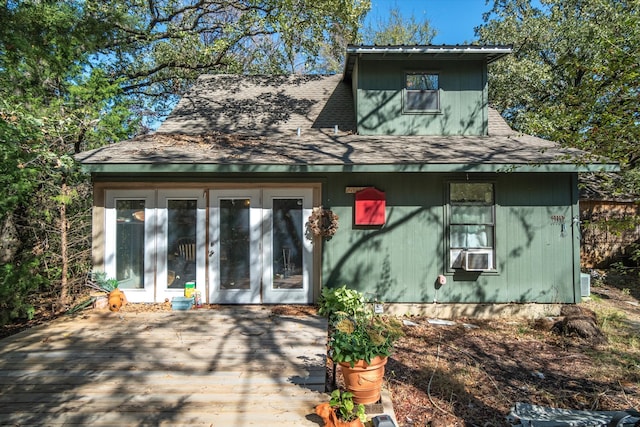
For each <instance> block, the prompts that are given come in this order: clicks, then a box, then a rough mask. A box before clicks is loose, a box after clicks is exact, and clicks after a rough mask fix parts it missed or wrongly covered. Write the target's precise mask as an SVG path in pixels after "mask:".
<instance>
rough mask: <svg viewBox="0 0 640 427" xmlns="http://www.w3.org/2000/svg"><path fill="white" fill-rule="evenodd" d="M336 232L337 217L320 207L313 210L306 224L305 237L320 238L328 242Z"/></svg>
mask: <svg viewBox="0 0 640 427" xmlns="http://www.w3.org/2000/svg"><path fill="white" fill-rule="evenodd" d="M336 231H338V215H336V214H334V213H333V211H331V210H330V209H324V208H323V207H322V206H320V207H316V208H313V210H312V211H311V215H309V221H308V222H307V237H308V238H310V239H311V238H312V237H313V236H321V237H324V238H325V239H327V240H329V239H330V238H331V236H333V235H334V234H336Z"/></svg>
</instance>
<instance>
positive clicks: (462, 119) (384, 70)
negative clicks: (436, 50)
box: [353, 58, 488, 135]
mask: <svg viewBox="0 0 640 427" xmlns="http://www.w3.org/2000/svg"><path fill="white" fill-rule="evenodd" d="M407 71H422V72H434V73H438V75H439V84H440V109H441V111H440V113H403V87H404V76H405V72H407ZM353 84H354V88H355V93H356V98H355V100H356V102H355V104H356V106H357V108H356V111H357V123H358V133H359V134H360V135H486V134H487V105H488V101H487V99H488V98H487V81H486V64H485V63H484V61H471V60H467V61H392V60H384V59H370V58H361V60H360V61H359V67H358V68H357V69H356V70H354V80H353Z"/></svg>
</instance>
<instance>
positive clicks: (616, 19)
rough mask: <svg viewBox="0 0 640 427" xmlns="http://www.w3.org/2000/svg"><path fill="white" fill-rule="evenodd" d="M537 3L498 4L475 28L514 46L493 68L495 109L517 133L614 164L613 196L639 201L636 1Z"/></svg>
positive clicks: (486, 39)
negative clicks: (617, 169) (617, 171)
mask: <svg viewBox="0 0 640 427" xmlns="http://www.w3.org/2000/svg"><path fill="white" fill-rule="evenodd" d="M536 3H538V2H536ZM539 3H540V6H539V7H536V6H533V5H532V4H531V2H530V1H528V0H496V1H495V3H494V6H493V9H492V10H491V11H490V12H489V13H488V14H487V16H486V17H485V24H484V25H482V26H481V27H479V28H478V29H477V32H478V34H479V36H480V40H481V42H483V43H499V44H513V51H514V54H513V55H511V57H508V58H505V59H503V60H500V61H497V62H496V63H495V64H493V65H492V66H491V67H490V79H491V84H490V99H491V101H492V103H493V104H494V105H495V106H496V107H497V108H498V109H499V110H500V111H501V112H502V114H503V115H504V116H505V117H506V118H507V120H508V121H509V122H510V123H511V124H512V126H513V127H514V128H516V129H517V130H520V131H522V132H526V133H530V134H534V135H538V136H541V137H544V138H548V139H551V140H554V141H558V142H560V143H561V144H563V145H566V146H571V147H576V148H580V149H583V150H586V151H588V152H590V153H593V154H595V155H600V156H606V157H608V158H610V159H612V160H615V161H619V162H620V164H621V166H622V170H623V174H622V179H621V180H618V181H616V182H615V183H612V184H614V186H613V187H612V188H611V190H613V191H615V192H618V193H622V194H629V193H631V194H640V179H638V178H639V175H640V173H639V171H640V163H639V160H640V144H638V142H639V140H640V115H639V113H638V111H640V102H639V96H640V2H638V1H637V0H590V1H583V0H557V1H551V0H540V2H539Z"/></svg>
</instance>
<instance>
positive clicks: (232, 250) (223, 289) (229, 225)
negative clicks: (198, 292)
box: [208, 188, 313, 304]
mask: <svg viewBox="0 0 640 427" xmlns="http://www.w3.org/2000/svg"><path fill="white" fill-rule="evenodd" d="M209 207H210V209H209V215H210V218H209V248H208V256H209V301H210V302H213V303H223V304H257V303H268V304H272V303H286V304H289V303H300V304H306V303H310V302H312V299H313V287H312V283H311V277H312V274H311V272H312V267H313V264H312V245H311V242H310V241H309V240H308V239H306V238H305V223H306V218H308V217H309V215H310V214H311V208H312V190H311V189H302V188H301V189H298V188H277V189H237V190H211V191H210V195H209Z"/></svg>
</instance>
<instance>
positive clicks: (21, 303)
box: [0, 258, 45, 326]
mask: <svg viewBox="0 0 640 427" xmlns="http://www.w3.org/2000/svg"><path fill="white" fill-rule="evenodd" d="M39 269H40V260H38V259H37V258H32V259H30V260H25V261H24V262H21V263H16V264H15V265H14V264H4V265H0V326H1V325H5V324H7V323H9V322H10V321H12V320H15V319H24V318H27V319H32V318H33V316H34V313H35V310H34V306H33V304H32V303H30V302H29V300H30V297H32V296H33V295H34V293H35V292H36V291H37V290H38V288H39V287H40V286H41V285H43V284H44V283H45V279H44V278H43V277H42V275H41V274H40V273H39Z"/></svg>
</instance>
